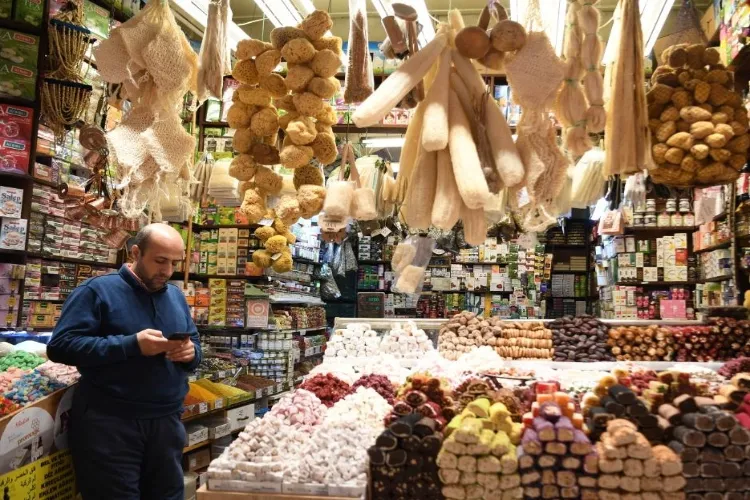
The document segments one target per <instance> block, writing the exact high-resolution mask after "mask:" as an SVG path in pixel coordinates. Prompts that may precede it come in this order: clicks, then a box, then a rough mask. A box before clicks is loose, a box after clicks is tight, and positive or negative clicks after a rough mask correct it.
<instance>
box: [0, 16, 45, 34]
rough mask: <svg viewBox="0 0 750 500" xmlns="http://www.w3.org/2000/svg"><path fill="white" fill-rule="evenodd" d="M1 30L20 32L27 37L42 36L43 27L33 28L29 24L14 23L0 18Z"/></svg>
mask: <svg viewBox="0 0 750 500" xmlns="http://www.w3.org/2000/svg"><path fill="white" fill-rule="evenodd" d="M0 28H3V29H7V30H13V31H20V32H21V33H26V34H27V35H34V36H41V34H42V27H41V26H32V25H31V24H29V23H25V22H23V21H14V20H13V19H2V18H0Z"/></svg>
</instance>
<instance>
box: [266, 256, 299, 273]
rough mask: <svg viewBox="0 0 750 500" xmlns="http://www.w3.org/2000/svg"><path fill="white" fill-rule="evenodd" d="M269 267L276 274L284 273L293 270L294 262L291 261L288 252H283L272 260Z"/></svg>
mask: <svg viewBox="0 0 750 500" xmlns="http://www.w3.org/2000/svg"><path fill="white" fill-rule="evenodd" d="M271 267H273V270H274V271H276V272H277V273H286V272H289V271H291V270H292V269H293V268H294V261H293V260H292V254H291V253H289V251H286V252H283V253H282V254H281V256H280V257H279V258H278V259H276V260H272V263H271Z"/></svg>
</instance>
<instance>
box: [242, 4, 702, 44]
mask: <svg viewBox="0 0 750 500" xmlns="http://www.w3.org/2000/svg"><path fill="white" fill-rule="evenodd" d="M559 1H560V3H561V4H564V3H565V2H566V0H559ZM270 3H271V5H273V0H271V2H270ZM312 3H313V5H314V6H315V8H316V9H320V10H324V11H327V12H328V13H330V15H331V17H332V18H333V23H334V24H333V29H332V30H331V31H332V32H333V34H334V35H336V36H340V37H341V38H343V39H344V40H346V39H347V38H348V35H349V0H312ZM425 3H426V4H427V8H428V10H429V11H430V14H432V15H433V16H434V17H436V18H437V19H440V20H445V19H446V16H447V12H448V10H449V9H451V8H454V9H459V10H460V11H461V12H462V13H463V15H464V19H465V21H466V24H474V23H476V20H477V17H478V16H479V13H480V12H481V10H482V7H484V6H485V5H487V0H425ZM501 3H502V4H503V5H504V6H505V7H506V8H509V3H510V0H501ZM711 3H712V2H711V0H694V1H693V5H695V7H696V9H697V10H698V15H699V16H701V15H703V13H704V12H705V10H706V9H707V8H708V6H709V5H711ZM231 5H232V12H233V13H234V22H235V23H237V24H240V25H243V24H244V26H242V29H244V30H245V32H246V33H247V34H248V35H250V36H251V37H252V38H259V39H263V40H268V34H269V32H270V31H271V30H272V29H273V25H272V24H271V23H270V22H269V21H268V20H267V19H266V20H265V22H264V21H263V18H264V16H263V11H262V10H261V9H260V8H259V7H258V5H257V4H256V3H255V2H254V1H253V0H232V3H231ZM616 5H617V0H601V1H600V2H599V3H598V4H597V7H598V8H599V10H600V11H601V14H602V20H601V24H602V25H603V28H602V29H601V30H600V36H601V37H602V40H603V41H605V42H606V40H607V38H608V37H609V32H610V28H611V26H612V24H611V23H610V24H608V25H606V26H604V25H605V23H607V22H608V21H609V20H610V19H611V18H612V14H613V13H614V11H615V6H616ZM681 5H682V0H675V2H674V7H673V9H672V12H671V14H670V16H669V18H667V22H666V24H665V25H664V28H663V29H662V32H661V36H666V35H668V34H670V33H671V32H672V31H673V30H674V28H673V26H675V23H676V21H677V13H678V11H679V9H680V7H681ZM367 13H368V21H369V24H368V29H369V34H370V40H371V41H380V40H383V38H384V37H385V33H384V31H383V28H382V26H381V24H380V17H379V16H378V14H377V12H376V10H375V8H374V6H373V5H372V3H371V2H370V1H369V0H367ZM245 23H249V24H245Z"/></svg>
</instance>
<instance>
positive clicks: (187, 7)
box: [170, 0, 250, 49]
mask: <svg viewBox="0 0 750 500" xmlns="http://www.w3.org/2000/svg"><path fill="white" fill-rule="evenodd" d="M170 4H171V6H172V7H173V8H174V9H175V11H176V12H177V13H179V14H180V15H181V16H182V17H183V18H184V19H185V20H186V21H188V22H190V23H192V24H194V25H195V26H196V27H198V28H200V31H201V34H203V33H205V32H206V24H207V22H208V0H170ZM227 36H228V37H229V40H228V43H229V47H230V48H231V49H234V47H236V46H237V44H238V43H239V42H240V40H245V39H248V38H250V36H249V35H248V34H247V33H245V31H244V30H243V29H242V28H240V27H239V26H237V24H236V23H234V22H230V24H229V27H228V30H227Z"/></svg>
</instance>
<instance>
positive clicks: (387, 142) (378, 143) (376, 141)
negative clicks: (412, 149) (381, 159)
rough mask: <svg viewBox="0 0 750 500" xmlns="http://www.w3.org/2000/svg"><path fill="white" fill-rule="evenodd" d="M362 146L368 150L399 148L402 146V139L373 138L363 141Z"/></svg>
mask: <svg viewBox="0 0 750 500" xmlns="http://www.w3.org/2000/svg"><path fill="white" fill-rule="evenodd" d="M362 144H363V145H365V146H367V147H368V148H400V147H402V146H403V145H404V138H403V137H375V138H372V139H363V140H362Z"/></svg>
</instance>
